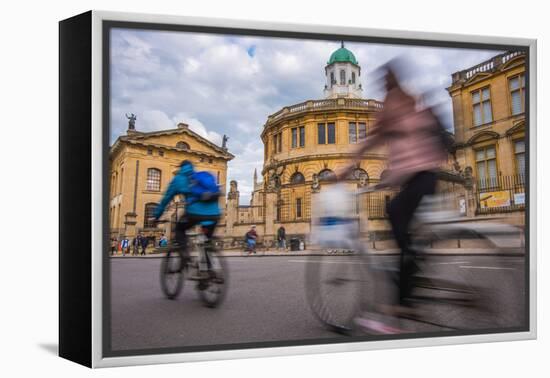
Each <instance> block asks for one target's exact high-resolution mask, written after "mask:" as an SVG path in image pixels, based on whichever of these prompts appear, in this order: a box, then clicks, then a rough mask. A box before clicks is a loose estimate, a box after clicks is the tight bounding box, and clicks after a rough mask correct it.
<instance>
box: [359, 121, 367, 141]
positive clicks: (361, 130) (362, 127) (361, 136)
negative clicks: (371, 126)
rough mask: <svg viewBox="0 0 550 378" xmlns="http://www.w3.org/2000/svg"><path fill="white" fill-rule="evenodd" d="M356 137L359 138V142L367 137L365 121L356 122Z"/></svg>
mask: <svg viewBox="0 0 550 378" xmlns="http://www.w3.org/2000/svg"><path fill="white" fill-rule="evenodd" d="M357 139H359V142H362V141H364V140H365V139H367V124H366V123H365V122H359V123H358V124H357Z"/></svg>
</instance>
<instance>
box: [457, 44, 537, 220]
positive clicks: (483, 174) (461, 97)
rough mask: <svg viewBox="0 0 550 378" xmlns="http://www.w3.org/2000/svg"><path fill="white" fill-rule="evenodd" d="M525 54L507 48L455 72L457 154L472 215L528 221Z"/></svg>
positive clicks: (469, 210) (469, 213)
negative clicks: (526, 194)
mask: <svg viewBox="0 0 550 378" xmlns="http://www.w3.org/2000/svg"><path fill="white" fill-rule="evenodd" d="M525 77H526V76H525V54H524V53H523V52H519V51H518V52H506V53H504V54H500V55H497V56H495V57H493V58H491V59H489V60H487V61H484V62H481V63H479V64H477V65H475V66H473V67H470V68H467V69H465V70H462V71H459V72H455V73H453V74H452V84H451V86H450V87H449V88H447V91H448V92H449V95H450V96H451V99H452V105H453V118H454V130H455V142H456V147H457V160H458V162H459V165H460V167H461V170H462V172H461V173H462V174H463V176H465V177H466V178H467V181H466V184H467V187H468V189H469V190H468V192H469V194H470V195H469V201H468V204H467V205H468V215H469V216H490V215H497V216H505V217H506V218H507V220H508V221H509V222H511V223H514V224H519V225H523V224H525V182H526V166H525V156H526V143H525V130H526V123H525V122H526V120H525V111H526V104H525V93H526V90H527V86H526V80H525Z"/></svg>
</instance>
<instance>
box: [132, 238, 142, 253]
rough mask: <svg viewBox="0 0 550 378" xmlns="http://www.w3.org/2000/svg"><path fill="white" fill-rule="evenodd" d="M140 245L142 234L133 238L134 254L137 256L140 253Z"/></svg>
mask: <svg viewBox="0 0 550 378" xmlns="http://www.w3.org/2000/svg"><path fill="white" fill-rule="evenodd" d="M140 246H141V234H138V235H137V236H136V237H135V238H134V239H133V240H132V255H136V256H137V255H138V253H139V247H140Z"/></svg>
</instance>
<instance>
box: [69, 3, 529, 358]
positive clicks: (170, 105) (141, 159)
mask: <svg viewBox="0 0 550 378" xmlns="http://www.w3.org/2000/svg"><path fill="white" fill-rule="evenodd" d="M59 26H60V66H59V70H60V84H59V85H60V109H59V113H60V152H59V153H60V277H59V280H60V286H59V287H60V296H59V300H60V307H59V310H60V313H59V321H60V324H59V329H60V334H59V338H60V349H59V350H60V355H61V356H62V357H64V358H67V359H70V360H73V361H75V362H78V363H81V364H83V365H86V366H90V367H108V366H123V365H136V364H149V363H163V362H179V361H200V360H213V359H230V358H242V357H251V356H275V355H288V354H302V353H319V352H330V351H334V352H338V351H353V350H367V349H379V348H393V347H412V346H426V345H444V344H454V343H473V342H487V341H500V340H520V339H530V338H534V337H536V318H535V305H536V303H535V290H536V287H535V282H536V259H535V258H536V255H535V252H536V248H535V247H536V246H535V244H534V243H535V237H534V231H535V227H534V225H535V223H534V222H535V219H536V214H535V210H536V192H535V188H536V161H535V158H534V157H535V143H534V140H535V138H536V109H535V96H536V41H534V40H527V39H518V38H513V37H510V38H496V37H483V36H468V35H446V34H431V33H412V32H407V31H385V30H372V29H359V28H345V27H328V26H316V25H291V24H267V23H260V22H250V21H247V22H243V21H233V20H231V21H230V20H217V19H202V18H188V17H176V16H159V15H143V14H129V13H112V12H96V11H91V12H87V13H84V14H82V15H78V16H75V17H73V18H70V19H67V20H64V21H61V22H60V24H59Z"/></svg>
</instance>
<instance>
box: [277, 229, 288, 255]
mask: <svg viewBox="0 0 550 378" xmlns="http://www.w3.org/2000/svg"><path fill="white" fill-rule="evenodd" d="M279 248H282V249H283V250H286V230H285V228H284V227H283V226H281V227H279V229H278V230H277V249H279Z"/></svg>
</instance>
